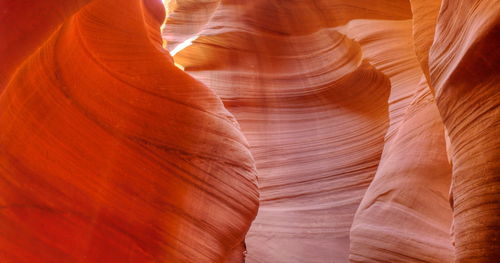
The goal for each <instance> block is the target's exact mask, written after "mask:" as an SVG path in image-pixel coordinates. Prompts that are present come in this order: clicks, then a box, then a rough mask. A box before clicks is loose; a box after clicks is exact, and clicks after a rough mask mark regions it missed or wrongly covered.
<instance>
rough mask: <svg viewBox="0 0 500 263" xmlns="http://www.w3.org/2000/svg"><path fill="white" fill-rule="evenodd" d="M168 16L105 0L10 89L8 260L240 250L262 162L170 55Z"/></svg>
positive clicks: (72, 20)
mask: <svg viewBox="0 0 500 263" xmlns="http://www.w3.org/2000/svg"><path fill="white" fill-rule="evenodd" d="M75 8H76V7H75ZM14 11H16V10H14ZM42 11H46V12H49V10H42ZM162 12H163V7H162V5H161V3H157V2H156V1H121V0H113V1H109V0H106V1H104V0H96V1H93V2H91V3H89V4H87V5H86V6H84V7H81V8H80V9H78V10H76V11H75V12H74V14H73V15H68V16H67V17H66V18H65V19H64V20H61V21H60V22H61V23H60V24H58V25H57V26H55V27H54V30H53V31H52V32H51V33H50V34H46V35H47V36H49V35H50V37H47V38H46V39H45V40H44V41H40V42H39V46H38V47H37V48H35V49H33V52H32V53H31V54H30V55H29V56H28V57H27V58H26V59H25V60H24V61H23V62H22V64H21V65H20V66H19V67H18V68H17V69H16V71H15V74H14V75H13V76H12V78H11V79H10V81H9V84H8V85H6V86H5V88H4V90H3V93H2V95H1V97H0V134H1V135H0V175H1V179H2V180H0V193H1V198H0V202H1V203H0V206H1V207H2V209H1V210H0V233H1V234H0V261H1V262H26V263H28V262H29V263H33V262H134V263H137V262H222V261H224V259H225V258H226V257H228V255H229V253H230V251H232V250H235V249H236V248H237V247H240V246H241V245H240V244H241V242H242V241H243V238H244V236H245V233H246V231H247V230H248V228H249V226H250V222H251V221H252V220H253V218H254V217H255V213H256V210H257V205H258V202H257V198H258V193H257V186H256V180H255V175H256V172H255V166H254V161H253V158H252V156H251V155H250V152H249V151H248V148H247V142H246V140H245V138H244V137H243V136H242V134H241V132H240V131H239V130H238V127H237V126H238V125H237V124H236V122H235V121H234V118H233V117H232V116H231V114H229V113H228V112H227V111H226V110H225V109H224V108H223V106H222V103H221V102H220V100H219V99H218V98H217V97H216V96H215V94H214V93H213V92H212V91H210V90H209V89H208V88H206V87H205V86H203V85H202V84H201V83H199V82H197V81H196V80H194V79H193V78H191V77H190V76H188V75H187V74H186V73H184V72H182V71H181V70H179V69H178V68H177V67H175V66H174V65H173V63H172V59H171V58H170V56H169V55H168V53H166V52H165V51H164V50H163V49H162V48H161V38H160V25H161V22H162V20H163V17H164V13H163V14H162ZM50 14H52V13H50ZM54 15H56V13H54ZM57 15H58V14H57ZM11 16H14V15H11ZM21 17H22V16H21ZM12 30H13V34H15V33H16V32H18V31H17V30H18V29H17V28H16V27H13V28H12ZM23 48H24V47H23ZM25 52H26V50H25ZM239 255H240V258H242V256H243V255H242V254H241V253H240V254H239Z"/></svg>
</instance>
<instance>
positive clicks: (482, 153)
mask: <svg viewBox="0 0 500 263" xmlns="http://www.w3.org/2000/svg"><path fill="white" fill-rule="evenodd" d="M499 21H500V5H499V4H498V2H497V1H448V0H443V3H442V5H441V10H440V13H439V16H438V20H437V25H436V33H435V37H434V43H433V45H432V47H431V50H430V53H429V64H430V67H429V68H430V78H431V83H432V87H433V88H434V90H435V95H436V102H437V106H438V108H439V111H440V113H441V116H442V118H443V122H444V125H445V127H446V129H447V131H448V134H449V137H450V144H451V145H450V151H451V159H452V163H453V184H452V194H453V218H454V224H453V226H454V228H453V229H454V239H455V255H456V260H457V262H497V261H498V259H499V258H500V242H498V240H500V162H499V156H500V148H499V147H498V146H499V145H500V136H499V135H500V129H499V125H498V124H499V115H500V114H499V113H500V107H499V105H500V75H499V74H498V69H499V68H500V51H499V49H498V43H499V39H500V23H499Z"/></svg>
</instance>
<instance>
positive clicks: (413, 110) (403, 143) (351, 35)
mask: <svg viewBox="0 0 500 263" xmlns="http://www.w3.org/2000/svg"><path fill="white" fill-rule="evenodd" d="M176 2H177V3H180V4H182V6H183V7H184V8H179V9H175V8H174V9H173V10H172V13H171V15H170V17H172V18H173V19H174V20H175V18H176V17H183V18H186V17H190V18H189V19H185V20H186V21H187V20H189V23H184V25H183V23H182V22H181V23H178V20H177V21H175V22H170V20H167V24H166V31H164V38H165V39H166V40H167V42H168V41H170V43H171V44H169V45H167V47H168V48H169V49H170V50H173V54H175V56H174V58H175V60H176V62H177V63H179V64H180V65H182V66H183V67H184V69H185V70H186V71H187V72H188V73H190V74H191V75H193V76H194V77H195V78H197V79H199V80H201V81H202V82H203V83H205V84H206V85H207V86H209V87H210V88H212V89H213V90H214V91H215V92H216V93H217V94H218V95H219V96H220V97H221V98H222V100H223V101H224V104H225V106H226V107H227V108H228V110H229V111H231V112H232V113H233V114H234V115H235V116H236V118H237V119H238V121H239V122H240V123H241V125H242V130H243V132H244V134H245V135H246V136H247V138H248V140H249V143H250V147H251V150H252V153H253V155H254V157H255V159H256V162H257V167H258V171H259V184H260V189H259V191H260V193H261V206H260V208H259V214H258V216H257V218H256V220H255V221H254V223H253V225H252V228H251V230H250V232H249V233H248V235H247V239H246V241H247V246H248V260H247V261H248V262H346V261H347V253H346V249H347V247H348V243H350V248H349V249H350V260H351V261H352V262H452V261H454V258H455V257H456V259H457V260H458V261H464V262H469V261H470V260H471V258H466V257H462V256H460V254H461V253H470V254H471V255H478V254H479V252H477V254H474V252H471V250H474V249H476V251H478V250H481V249H483V248H484V249H483V250H485V251H486V252H485V251H482V252H481V253H484V254H485V256H484V258H483V259H481V260H486V261H484V262H493V261H494V260H496V258H497V257H496V256H495V255H494V253H493V252H492V251H495V249H496V250H498V249H497V248H496V246H495V245H492V244H491V243H495V242H490V244H489V245H488V246H486V245H484V244H483V245H479V246H481V249H478V248H477V246H478V245H476V248H474V247H471V243H472V242H474V241H462V242H464V243H460V244H458V243H457V245H459V246H463V248H462V249H463V250H469V252H461V249H460V248H459V247H456V249H455V248H454V247H453V245H454V243H453V238H452V236H451V235H452V230H453V226H452V225H453V222H452V218H454V220H455V224H454V225H455V227H458V225H457V224H460V222H456V220H457V219H458V218H460V216H458V215H457V204H456V202H455V203H454V202H453V199H455V200H456V199H457V196H456V194H455V192H457V188H458V187H457V186H456V185H455V184H454V186H453V189H452V196H451V197H450V183H451V178H452V177H453V178H455V179H454V180H456V177H457V176H459V177H460V176H462V177H466V176H465V174H466V172H464V171H462V170H461V169H462V168H461V167H460V166H457V165H456V161H455V159H457V158H458V157H457V154H456V153H455V152H456V151H457V150H455V149H456V148H455V145H457V144H458V145H463V144H469V145H468V147H469V148H474V149H470V152H469V153H473V154H475V155H476V156H477V158H482V156H481V155H480V154H479V151H480V150H481V149H484V150H486V153H482V154H485V155H487V156H486V158H484V159H481V160H475V161H468V160H462V162H468V163H469V166H470V167H471V168H469V173H470V169H472V167H476V168H479V167H481V168H482V169H484V172H476V174H479V175H478V176H477V178H478V179H477V180H478V184H477V185H472V184H469V186H468V188H467V187H466V186H463V187H464V188H467V189H471V187H478V188H479V190H481V191H479V192H478V193H477V196H481V195H482V194H486V195H487V196H488V195H491V197H485V198H480V197H477V198H478V199H479V200H482V201H478V202H479V203H481V202H483V203H484V202H489V203H490V204H491V203H492V202H493V206H492V207H486V206H484V207H482V208H477V209H478V210H479V211H480V212H481V213H484V214H487V215H488V218H487V219H484V220H482V221H481V220H479V221H476V225H477V227H479V226H480V225H483V226H485V225H487V226H489V227H488V228H486V229H485V230H484V232H485V234H484V235H483V236H482V237H478V238H476V239H474V238H470V237H469V235H471V234H470V232H466V231H470V230H471V229H473V226H474V224H468V223H467V220H471V218H473V216H472V215H469V216H465V215H463V214H461V217H463V218H464V219H462V220H465V223H462V230H461V231H462V233H463V234H461V235H462V236H463V237H462V238H463V239H470V240H477V239H481V240H483V241H484V242H486V240H487V238H490V241H491V240H495V238H496V235H497V233H498V230H495V229H497V226H496V224H495V223H494V222H495V221H498V220H497V219H498V217H497V216H498V208H497V207H496V206H495V204H496V203H495V202H494V201H492V200H494V198H495V197H497V193H498V192H499V190H498V188H497V187H496V185H495V183H494V182H495V178H497V177H495V175H494V171H498V169H497V168H498V166H495V165H497V164H496V162H495V161H493V159H494V158H493V156H495V155H498V154H497V152H496V148H495V147H494V146H492V145H496V139H494V138H493V137H494V136H495V135H496V134H497V133H498V128H497V127H496V126H494V125H493V123H494V121H496V120H497V119H498V115H497V110H498V92H497V91H498V77H497V75H496V74H495V72H494V68H495V66H496V65H497V64H495V63H497V61H498V59H497V57H495V56H496V55H495V56H493V58H488V59H486V58H484V57H483V56H484V55H482V54H486V53H485V52H486V51H489V52H490V53H494V54H498V52H497V53H495V51H494V49H493V47H492V46H491V45H492V44H491V43H495V39H498V35H497V33H498V31H497V24H498V17H497V16H498V15H497V13H498V12H496V10H497V9H498V8H497V7H493V6H492V5H493V1H475V2H474V1H469V2H466V1H458V2H457V3H455V2H453V3H451V2H452V1H450V3H448V2H446V1H445V2H443V3H441V1H433V0H412V1H392V2H386V1H375V2H374V1H371V2H370V3H368V2H362V1H361V2H360V1H357V2H356V3H352V1H351V2H345V1H319V0H318V1H288V2H284V1H224V0H223V1H219V3H218V6H216V4H215V3H214V2H210V6H209V7H206V6H204V5H195V4H194V3H193V1H176ZM205 4H206V2H205ZM410 5H411V6H410ZM187 6H192V7H194V6H197V7H198V8H200V9H195V10H190V8H185V7H187ZM486 7H490V10H488V13H487V14H486V10H487V8H486ZM201 10H203V11H201ZM453 10H461V12H462V13H459V14H461V15H463V16H470V15H472V17H471V18H468V19H466V20H460V19H461V18H460V16H452V15H451V14H452V13H453ZM190 12H192V13H193V15H192V16H190V15H189V13H190ZM483 12H485V14H484V15H483ZM495 12H496V13H495ZM199 14H204V15H203V16H202V15H199ZM438 15H439V18H438ZM474 19H475V20H474ZM455 20H460V21H455ZM476 20H477V21H476ZM440 21H442V22H440ZM464 21H465V22H464ZM170 25H172V27H171V28H170V29H169V26H170ZM193 25H196V27H197V28H199V32H193V28H194V26H193ZM482 25H485V26H486V28H481V30H478V29H479V28H480V27H481V26H482ZM461 27H462V28H461ZM474 30H476V31H479V32H474ZM174 31H175V32H189V33H188V34H186V35H185V36H183V35H182V34H176V33H173V32H174ZM481 32H483V33H481ZM435 34H436V38H434V36H435ZM467 34H468V35H467ZM481 34H484V35H486V36H485V38H486V39H487V40H482V39H481V37H482V35H481ZM440 36H442V37H443V38H445V40H443V41H441V40H439V37H440ZM338 37H341V38H343V39H344V41H345V44H343V45H339V44H338V43H337V42H336V39H337V38H338ZM182 39H184V40H187V41H185V42H184V43H182V44H179V43H180V41H181V40H182ZM476 39H477V41H482V43H483V44H482V46H486V47H482V46H481V48H480V49H479V50H478V51H475V52H474V50H473V49H472V52H474V53H473V54H472V55H470V57H471V58H470V59H469V60H470V61H471V62H467V63H466V64H465V65H466V66H464V69H467V68H468V67H473V68H474V69H476V71H471V69H467V70H468V71H469V75H466V76H468V77H469V80H468V81H469V82H471V80H474V81H477V80H478V79H481V78H484V80H482V81H483V82H484V83H485V84H484V85H485V86H488V87H487V88H486V87H485V88H484V89H487V91H485V93H484V94H481V93H477V94H476V92H473V94H472V95H471V96H476V97H477V98H485V97H484V96H486V95H485V94H488V96H489V97H488V98H489V99H488V100H487V103H484V104H485V105H484V106H481V107H482V108H481V109H482V110H484V111H486V113H481V112H480V111H476V109H478V108H479V107H476V108H469V111H470V112H474V114H466V113H465V112H466V111H467V110H466V109H461V110H458V107H461V106H457V105H461V103H465V101H463V100H469V101H468V103H465V104H469V105H473V104H474V103H475V102H474V101H476V100H471V97H470V96H465V97H463V98H460V97H459V96H458V93H456V92H453V91H449V93H451V94H449V95H448V96H447V98H446V99H445V100H448V102H441V98H442V97H441V94H440V93H439V86H440V85H443V86H444V85H447V84H449V83H446V82H447V77H448V74H452V73H451V72H453V70H455V69H454V65H453V63H455V65H456V64H458V63H460V62H459V61H460V58H459V57H460V56H461V55H465V54H467V53H468V52H471V49H470V48H469V47H468V46H467V44H468V45H470V46H472V47H475V46H474V45H475V44H474V43H475V42H476ZM457 40H458V42H460V41H462V42H463V44H465V45H458V44H456V43H455V42H454V41H457ZM488 43H489V46H488ZM473 44H474V45H473ZM186 46H187V47H186ZM342 46H344V47H342ZM455 52H457V54H455ZM347 54H350V55H347ZM433 54H436V55H435V56H434V55H433ZM475 60H480V61H475ZM355 61H359V62H360V63H354V64H352V63H353V62H355ZM450 61H452V62H451V65H450ZM453 61H456V62H453ZM490 61H495V62H494V63H493V64H491V62H490ZM474 63H476V64H480V65H483V64H486V65H484V66H483V68H485V69H486V73H481V74H480V68H481V67H476V66H472V65H474ZM481 63H482V64H481ZM350 64H352V65H369V67H370V71H360V67H359V66H358V67H352V66H351V67H346V65H350ZM371 72H373V73H371ZM473 73H474V74H477V75H478V76H472V75H471V74H473ZM353 74H354V75H355V76H357V77H356V79H359V81H357V82H349V81H345V80H348V79H350V78H349V77H347V76H349V75H353ZM371 74H377V75H382V77H383V76H386V77H387V78H388V80H389V83H390V87H389V89H388V87H386V86H385V85H381V86H379V87H378V88H369V87H368V86H372V85H371V84H373V83H367V82H366V81H367V80H368V79H369V78H366V77H363V76H364V75H365V76H367V75H371ZM457 76H458V75H457ZM339 80H341V83H342V85H338V83H339ZM440 80H442V81H443V82H445V84H439V85H437V86H436V83H437V82H439V81H440ZM474 81H472V82H474ZM464 83H467V81H464ZM363 85H368V86H366V87H365V88H361V89H360V87H361V86H363ZM462 86H467V85H466V84H463V85H462ZM473 86H474V85H468V86H467V87H469V88H472V87H473ZM360 90H367V91H368V92H370V93H371V96H373V99H372V100H371V101H370V102H368V101H363V100H362V99H360V100H358V99H357V98H359V96H361V97H362V96H363V95H362V94H359V92H360ZM463 90H466V89H463ZM326 91H328V92H326ZM379 92H384V93H386V94H387V95H388V98H387V102H386V103H384V102H383V101H380V102H379V101H378V100H379V97H378V95H379V94H380V93H379ZM434 92H436V93H434ZM305 94H314V95H313V96H306V95H305ZM434 94H436V96H434ZM453 96H455V97H453ZM451 97H453V98H451ZM380 100H382V99H380ZM436 102H437V103H436ZM358 103H359V104H358ZM361 103H365V104H361ZM447 103H448V104H447ZM476 103H477V102H476ZM450 104H451V105H450ZM313 105H314V106H313ZM360 105H362V107H364V106H367V105H369V107H370V108H371V110H373V112H379V113H378V114H376V115H377V117H376V118H375V119H372V120H371V121H369V123H370V124H369V125H368V122H367V121H362V123H360V122H359V120H360V119H359V116H367V114H369V111H370V110H368V109H367V110H365V111H363V110H361V111H356V115H357V116H355V115H351V114H346V113H345V112H344V110H345V109H348V108H351V107H359V106H360ZM381 107H387V115H386V116H384V114H385V113H384V112H383V111H382V110H381V109H380V108H381ZM453 107H455V108H457V109H455V110H453V109H452V108H453ZM471 107H472V106H471ZM449 110H451V111H453V112H448V111H449ZM478 116H479V117H480V118H484V119H482V124H481V125H482V126H483V128H480V129H477V127H481V125H478V122H476V121H480V120H476V119H474V118H475V117H478ZM351 117H354V118H351ZM447 118H448V119H452V120H449V121H447ZM464 118H465V121H466V122H467V123H468V124H465V125H467V127H464V126H462V125H461V124H459V120H464ZM443 119H444V122H443V121H442V120H443ZM326 123H328V124H326ZM360 125H361V126H360ZM365 125H367V126H365ZM454 125H455V126H460V127H458V128H454V127H453V126H454ZM363 126H364V127H371V129H377V132H371V133H364V132H360V131H361V130H360V129H363V128H362V127H363ZM329 127H330V128H329ZM385 128H387V132H386V133H385V134H384V144H383V145H381V144H380V138H381V137H380V136H381V133H380V132H382V129H385ZM457 129H459V130H465V129H469V130H470V131H468V132H469V133H475V134H481V133H487V134H488V136H491V137H489V139H488V140H489V141H490V142H495V143H486V142H485V143H484V145H485V147H481V146H479V145H478V146H474V147H472V146H471V145H470V144H472V142H473V141H474V140H475V138H474V137H473V135H467V134H460V135H455V134H450V135H449V137H448V135H447V134H448V133H449V132H451V131H452V130H457ZM351 130H355V131H356V132H355V133H353V132H349V133H347V134H350V136H349V137H346V133H344V131H351ZM372 131H374V130H372ZM468 136H471V137H468ZM368 137H371V139H369V138H368ZM457 137H458V138H460V139H456V138H457ZM457 141H458V142H457ZM358 143H359V144H358ZM369 151H373V152H372V154H369V155H364V154H365V153H368V152H369ZM381 151H383V154H382V157H381V159H380V157H378V154H379V153H380V152H381ZM467 154H468V153H462V157H461V158H462V159H466V158H469V155H467ZM463 156H466V157H463ZM488 156H489V157H488ZM356 158H359V159H356ZM325 160H328V161H325ZM368 160H370V161H368ZM379 160H381V161H380V165H378V166H377V167H371V168H370V169H363V170H362V171H363V173H364V176H357V175H356V173H354V174H352V173H346V172H345V168H347V167H349V170H351V171H354V170H356V167H363V166H364V165H363V162H365V164H366V163H368V162H370V163H372V164H374V165H377V163H378V161H379ZM450 161H451V162H452V163H453V169H452V168H451V164H450ZM474 162H475V163H477V164H478V165H479V166H473V164H472V163H474ZM481 164H482V166H481ZM364 167H366V166H364ZM464 167H465V168H466V167H467V165H465V166H464ZM358 171H360V170H358ZM375 171H376V175H375V177H374V179H373V181H371V185H370V187H369V188H368V190H367V191H366V194H363V193H364V192H365V188H366V186H367V183H368V182H369V181H370V180H371V179H370V178H371V177H372V175H373V174H374V172H375ZM497 173H498V172H497ZM460 174H463V175H460ZM482 174H486V178H484V179H482ZM359 175H361V174H359ZM344 176H348V178H344ZM467 178H470V175H469V176H467ZM346 179H347V180H349V181H350V182H349V183H348V184H346V183H345V182H346V181H345V180H346ZM482 180H484V181H482ZM463 184H468V183H465V182H464V183H463ZM333 189H335V190H333ZM355 189H357V190H355ZM358 190H359V191H358ZM344 191H345V192H344ZM459 191H463V192H466V193H464V194H465V195H467V194H468V193H470V192H467V190H459ZM488 191H489V192H488ZM362 195H364V197H363V201H362V202H361V205H360V206H359V207H358V208H357V211H356V213H355V215H356V216H355V217H354V219H353V216H354V211H355V210H354V207H356V205H357V203H358V202H359V200H360V198H361V197H362ZM450 199H451V200H450ZM347 200H350V201H347ZM462 200H463V201H462V202H467V201H466V199H465V198H463V199H462ZM488 200H489V201H488ZM450 201H451V206H453V205H454V206H453V209H454V211H452V207H451V206H450ZM340 204H343V205H342V207H340V206H339V205H340ZM468 207H469V208H470V206H468ZM476 216H479V214H477V215H476ZM351 224H352V227H351V230H350V233H349V234H348V233H347V231H346V230H347V228H346V227H345V226H349V225H351ZM471 227H472V228H471ZM455 238H456V239H460V238H461V237H460V235H459V233H457V230H456V229H455ZM491 238H492V239H491ZM457 242H458V241H457ZM467 242H468V243H467ZM487 251H489V252H487ZM488 253H489V254H488ZM454 254H455V255H454ZM467 260H469V261H467ZM488 260H489V261H488ZM492 260H493V261H492Z"/></svg>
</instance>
